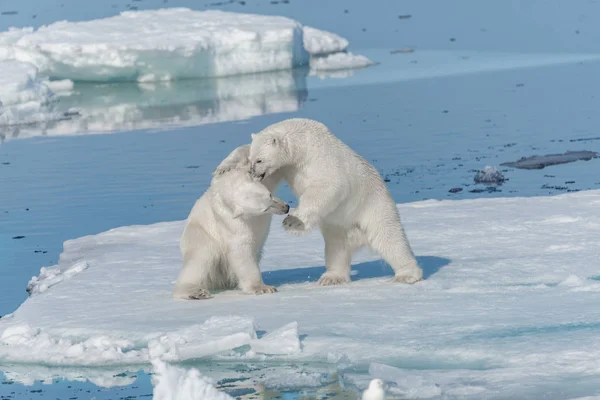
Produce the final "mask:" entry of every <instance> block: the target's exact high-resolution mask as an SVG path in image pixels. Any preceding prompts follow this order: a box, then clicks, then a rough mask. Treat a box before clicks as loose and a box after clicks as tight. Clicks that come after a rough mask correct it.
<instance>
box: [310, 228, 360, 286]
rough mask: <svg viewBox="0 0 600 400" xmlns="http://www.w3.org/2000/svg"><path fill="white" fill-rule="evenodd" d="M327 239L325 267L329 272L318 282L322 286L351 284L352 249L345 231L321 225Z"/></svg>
mask: <svg viewBox="0 0 600 400" xmlns="http://www.w3.org/2000/svg"><path fill="white" fill-rule="evenodd" d="M321 233H322V234H323V238H324V239H325V267H326V268H327V271H325V273H324V274H323V275H322V276H321V278H320V279H319V281H318V282H317V283H318V284H319V285H321V286H330V285H342V284H345V283H348V282H350V262H351V261H352V249H351V248H350V247H349V242H348V235H347V232H346V231H345V230H344V229H341V228H338V227H335V226H330V225H326V224H321Z"/></svg>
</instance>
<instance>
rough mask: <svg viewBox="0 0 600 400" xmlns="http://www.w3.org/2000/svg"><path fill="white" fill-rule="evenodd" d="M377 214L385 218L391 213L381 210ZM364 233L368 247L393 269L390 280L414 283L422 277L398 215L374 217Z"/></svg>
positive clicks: (421, 271)
mask: <svg viewBox="0 0 600 400" xmlns="http://www.w3.org/2000/svg"><path fill="white" fill-rule="evenodd" d="M394 211H395V212H396V213H397V211H396V210H394ZM377 215H380V216H381V217H382V219H387V218H386V217H385V216H388V217H389V216H390V215H393V214H392V213H390V212H382V213H378V214H377ZM396 216H397V214H396ZM366 234H367V240H368V244H369V247H371V249H373V250H374V251H376V252H377V253H379V255H381V257H382V258H383V260H384V261H385V262H387V263H388V264H389V265H390V266H391V267H392V269H393V270H394V277H393V278H392V279H391V281H392V282H400V283H415V282H418V281H420V280H422V279H423V270H422V269H421V268H420V267H419V265H418V263H417V260H416V258H415V256H414V254H413V251H412V249H411V247H410V244H409V242H408V238H407V237H406V233H405V232H404V228H403V227H402V225H401V223H400V217H399V216H397V217H396V218H393V220H377V218H375V220H373V221H371V223H369V226H368V228H367V229H366Z"/></svg>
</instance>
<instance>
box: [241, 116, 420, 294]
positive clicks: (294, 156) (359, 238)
mask: <svg viewBox="0 0 600 400" xmlns="http://www.w3.org/2000/svg"><path fill="white" fill-rule="evenodd" d="M251 136H252V143H251V146H250V162H251V164H252V167H251V168H252V171H253V174H254V176H255V177H257V178H258V179H268V178H269V177H271V176H273V174H275V176H276V177H277V178H279V177H283V179H285V180H286V182H287V183H288V184H289V186H290V188H291V189H292V191H293V192H294V194H295V195H296V196H297V197H298V202H299V204H298V207H297V208H296V209H294V210H293V211H291V212H290V213H289V215H288V216H287V217H286V218H285V219H284V221H283V226H284V228H285V230H286V231H288V232H290V233H295V234H302V233H305V232H308V231H310V230H311V229H312V228H313V227H316V226H318V227H319V228H320V230H321V233H322V234H323V238H324V239H325V266H326V271H325V273H324V274H323V275H322V276H321V278H320V279H319V282H318V283H319V284H320V285H337V284H343V283H347V282H349V281H350V263H351V258H352V254H353V253H354V252H355V251H356V250H358V249H359V248H361V247H364V246H368V247H370V248H371V249H373V250H375V251H376V252H377V253H379V254H380V255H381V257H382V258H383V259H384V260H385V261H386V262H387V263H388V264H390V265H391V266H392V268H393V269H394V273H395V276H394V278H393V279H392V281H395V282H404V283H415V282H417V281H420V280H421V279H422V278H423V271H422V269H421V268H420V267H419V265H418V264H417V261H416V259H415V256H414V254H413V251H412V249H411V247H410V244H409V242H408V239H407V237H406V234H405V232H404V228H403V227H402V224H401V222H400V216H399V214H398V209H397V208H396V204H395V203H394V201H393V200H392V197H391V195H390V192H389V190H388V188H387V186H386V185H385V183H384V182H383V180H382V179H381V176H380V175H379V173H378V172H377V170H376V169H375V168H374V167H373V166H372V165H371V164H369V163H368V162H367V161H366V160H365V159H363V158H362V157H360V156H359V155H358V154H356V153H355V152H354V151H353V150H352V149H350V147H348V146H347V145H345V144H344V143H343V142H342V141H341V140H339V139H338V138H337V137H335V136H334V135H333V134H332V133H331V132H330V131H329V129H327V127H326V126H325V125H323V124H322V123H320V122H317V121H313V120H309V119H300V118H296V119H288V120H284V121H281V122H278V123H275V124H273V125H270V126H268V127H267V128H266V129H264V130H263V131H261V132H259V133H257V134H252V135H251Z"/></svg>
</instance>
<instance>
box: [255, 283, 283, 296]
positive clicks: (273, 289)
mask: <svg viewBox="0 0 600 400" xmlns="http://www.w3.org/2000/svg"><path fill="white" fill-rule="evenodd" d="M276 292H277V288H276V287H275V286H269V285H262V286H261V287H259V288H258V289H254V291H253V293H254V294H268V293H276Z"/></svg>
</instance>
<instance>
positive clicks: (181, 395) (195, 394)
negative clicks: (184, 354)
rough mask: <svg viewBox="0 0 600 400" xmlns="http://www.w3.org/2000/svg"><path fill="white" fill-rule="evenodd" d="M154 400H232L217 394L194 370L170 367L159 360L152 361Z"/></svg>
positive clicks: (210, 384) (208, 381)
mask: <svg viewBox="0 0 600 400" xmlns="http://www.w3.org/2000/svg"><path fill="white" fill-rule="evenodd" d="M152 366H153V372H154V375H153V376H152V383H153V385H154V390H153V393H152V395H153V397H152V398H153V399H154V400H233V397H231V396H229V395H227V394H225V393H223V392H219V391H218V390H217V389H215V387H214V386H213V385H212V382H211V381H210V380H209V379H207V378H205V377H203V376H202V375H201V374H200V371H198V370H197V369H195V368H191V369H187V370H186V369H183V368H180V367H175V366H171V365H169V364H167V363H165V362H163V361H161V360H159V359H154V360H152Z"/></svg>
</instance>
